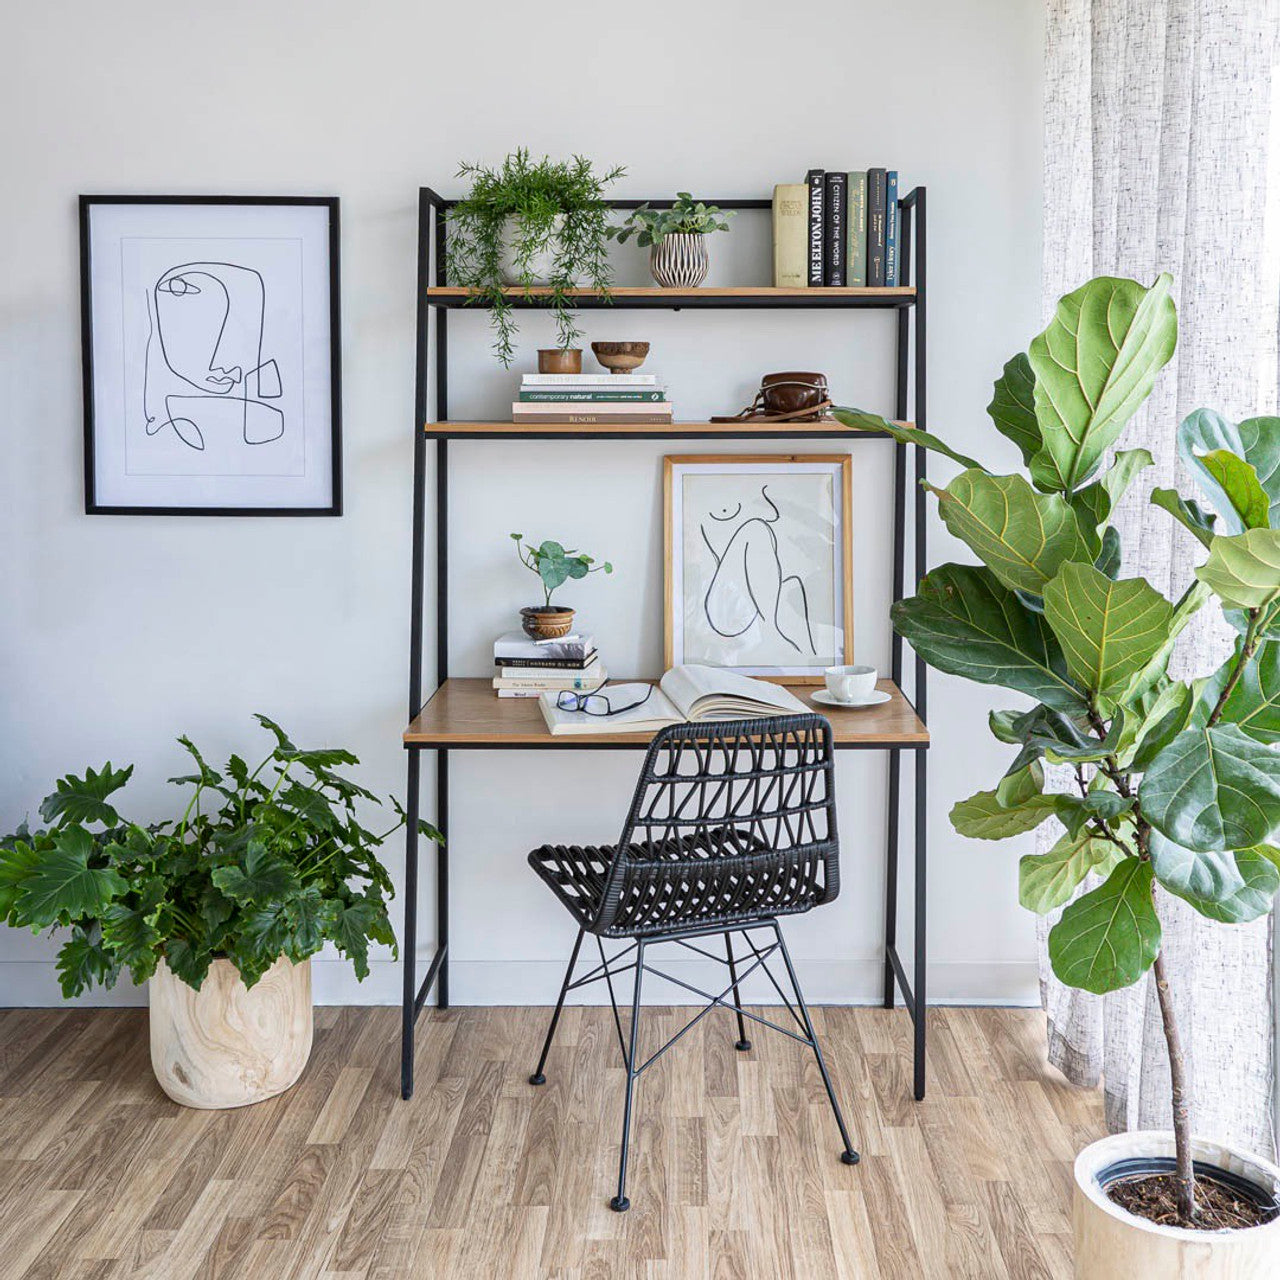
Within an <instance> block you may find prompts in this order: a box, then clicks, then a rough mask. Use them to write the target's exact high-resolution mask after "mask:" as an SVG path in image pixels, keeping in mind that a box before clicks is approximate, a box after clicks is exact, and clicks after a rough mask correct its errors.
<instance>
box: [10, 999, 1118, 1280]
mask: <svg viewBox="0 0 1280 1280" xmlns="http://www.w3.org/2000/svg"><path fill="white" fill-rule="evenodd" d="M814 1013H815V1021H816V1022H817V1023H818V1029H819V1034H820V1035H821V1036H822V1037H823V1040H824V1044H825V1046H826V1051H827V1054H828V1061H829V1063H830V1065H831V1067H832V1071H833V1075H834V1077H835V1080H836V1085H837V1089H838V1091H839V1093H840V1096H841V1098H842V1099H843V1100H844V1103H845V1106H846V1116H847V1118H848V1121H849V1127H850V1129H851V1131H852V1133H853V1138H854V1142H855V1145H856V1146H857V1147H858V1148H859V1149H860V1151H861V1152H862V1155H863V1160H862V1163H861V1164H860V1165H858V1166H857V1167H854V1168H849V1167H847V1166H845V1165H843V1164H841V1163H840V1162H839V1161H838V1160H837V1158H836V1155H837V1152H838V1150H839V1140H838V1137H837V1135H836V1131H835V1126H834V1124H833V1122H832V1118H831V1114H830V1112H829V1110H828V1108H827V1103H826V1098H825V1095H824V1093H823V1090H822V1083H821V1080H820V1078H819V1076H818V1074H817V1071H816V1069H815V1067H814V1065H813V1061H812V1056H811V1055H810V1054H809V1053H808V1052H807V1051H806V1050H804V1049H803V1048H802V1047H801V1046H799V1045H797V1044H795V1043H794V1042H793V1041H790V1040H787V1039H785V1038H783V1037H781V1036H778V1035H776V1034H773V1033H769V1032H767V1031H765V1030H764V1029H763V1028H759V1027H757V1028H756V1029H755V1031H753V1032H752V1038H753V1040H754V1041H755V1048H754V1049H753V1050H752V1051H751V1052H750V1053H748V1054H738V1053H736V1052H735V1051H734V1049H733V1047H732V1041H733V1039H734V1036H733V1034H732V1024H731V1022H730V1021H729V1019H728V1018H727V1017H722V1016H721V1015H715V1016H714V1017H709V1018H706V1019H704V1021H703V1022H702V1023H701V1024H700V1026H699V1027H698V1028H697V1029H696V1030H695V1031H694V1032H692V1033H691V1034H690V1035H688V1036H686V1037H685V1039H684V1040H683V1041H681V1043H680V1044H679V1045H678V1046H677V1047H676V1048H675V1049H673V1050H672V1052H671V1053H669V1054H667V1055H666V1057H665V1058H664V1059H663V1061H662V1063H661V1064H659V1065H658V1066H656V1067H655V1068H654V1069H653V1070H652V1071H651V1072H649V1073H647V1074H646V1075H645V1076H644V1077H643V1078H642V1080H641V1081H640V1084H639V1093H638V1103H637V1111H636V1124H635V1130H634V1136H633V1146H632V1172H631V1185H630V1186H629V1188H628V1190H629V1193H630V1196H631V1201H632V1206H633V1207H632V1209H631V1212H630V1213H628V1214H625V1215H618V1214H614V1213H612V1212H610V1210H609V1209H608V1207H607V1204H606V1201H607V1199H608V1197H609V1196H610V1195H611V1194H612V1193H613V1183H614V1179H615V1176H616V1167H617V1165H616V1162H617V1143H618V1125H619V1122H620V1116H621V1097H622V1081H623V1075H622V1070H621V1067H620V1065H619V1062H618V1048H617V1043H616V1038H615V1036H614V1032H613V1027H612V1025H611V1019H610V1014H609V1011H608V1010H607V1009H584V1008H576V1009H569V1010H567V1011H566V1013H565V1016H564V1019H563V1020H562V1023H561V1028H560V1034H559V1037H558V1041H557V1045H556V1048H555V1049H554V1050H553V1053H552V1056H551V1060H550V1062H549V1064H548V1067H547V1076H548V1083H547V1084H546V1086H544V1087H543V1088H541V1089H534V1088H532V1087H530V1086H529V1085H528V1084H527V1083H526V1078H527V1076H528V1073H529V1071H530V1070H531V1068H532V1065H533V1063H534V1062H535V1060H536V1056H537V1048H538V1045H539V1041H540V1038H541V1036H542V1034H543V1030H544V1027H545V1019H546V1016H547V1011H546V1010H543V1009H455V1010H450V1011H448V1012H446V1013H437V1012H434V1011H428V1012H427V1013H424V1015H423V1018H422V1021H421V1023H420V1025H419V1030H418V1045H419V1066H418V1089H417V1093H416V1095H415V1097H414V1099H413V1100H412V1102H409V1103H402V1102H401V1101H400V1099H399V1094H398V1090H397V1085H398V1062H397V1056H396V1047H397V1042H398V1018H399V1013H398V1011H396V1010H391V1009H367V1008H343V1009H337V1008H327V1009H318V1010H317V1032H316V1042H315V1051H314V1054H313V1056H312V1060H311V1063H310V1065H309V1066H308V1068H307V1070H306V1072H305V1074H304V1075H303V1077H302V1080H301V1081H300V1082H299V1083H298V1084H297V1085H296V1086H295V1087H294V1088H293V1089H292V1090H291V1091H290V1092H289V1093H287V1094H285V1095H283V1096H282V1097H279V1098H274V1099H272V1100H271V1101H269V1102H265V1103H261V1104H259V1105H258V1106H254V1107H247V1108H245V1109H243V1110H239V1111H222V1112H210V1111H190V1110H184V1109H183V1108H181V1107H178V1106H176V1105H174V1104H173V1103H171V1102H169V1101H168V1099H166V1098H165V1097H164V1096H163V1095H162V1094H161V1093H160V1091H159V1089H158V1088H157V1086H156V1084H155V1082H154V1080H153V1078H152V1076H151V1071H150V1064H149V1058H148V1046H147V1033H146V1013H145V1011H144V1010H96V1011H81V1010H23V1009H15V1010H7V1011H0V1204H3V1206H4V1213H3V1215H0V1275H3V1277H4V1278H5V1280H17V1278H18V1277H28V1278H34V1277H48V1278H52V1277H69V1278H75V1280H109V1278H113V1277H119V1276H134V1275H144V1276H153V1277H161V1278H163V1280H188V1278H190V1277H200V1278H202V1280H203V1278H206V1277H207V1278H212V1277H247V1278H249V1280H286V1278H301V1277H324V1278H326V1280H372V1278H373V1277H378V1278H380V1280H389V1278H391V1277H406V1276H413V1277H416V1276H423V1277H446V1278H452V1277H463V1278H465V1280H470V1278H471V1277H477V1278H481V1277H483V1278H488V1277H499V1278H500V1280H524V1277H539V1278H542V1277H548V1278H551V1277H558V1278H562V1280H569V1278H571V1277H573V1278H577V1277H581V1278H582V1280H587V1278H588V1277H590V1278H591V1280H605V1278H608V1277H615V1276H616V1277H643V1278H644V1280H658V1278H659V1277H669V1278H671V1280H677V1278H678V1280H696V1278H697V1277H702V1276H706V1277H716V1280H735V1278H737V1277H743V1278H746V1277H751V1278H752V1280H755V1278H757V1277H766V1278H767V1277H792V1278H794V1280H822V1278H824V1277H858V1278H862V1277H877V1276H879V1277H885V1278H886V1280H890V1278H892V1280H897V1278H898V1277H912V1278H913V1280H914V1278H916V1277H929V1278H932V1277H954V1276H975V1277H983V1280H995V1278H999V1277H1005V1276H1008V1277H1041V1276H1067V1275H1069V1274H1070V1261H1069V1245H1070V1234H1069V1233H1070V1219H1069V1207H1070V1160H1071V1158H1072V1155H1073V1153H1074V1152H1075V1150H1076V1149H1077V1148H1078V1147H1080V1146H1081V1145H1083V1144H1084V1143H1085V1142H1087V1141H1089V1140H1091V1139H1093V1138H1095V1137H1098V1136H1100V1134H1101V1133H1102V1120H1101V1106H1100V1102H1099V1099H1098V1096H1097V1095H1096V1094H1094V1093H1092V1092H1089V1091H1081V1090H1076V1089H1073V1088H1071V1087H1070V1086H1068V1085H1066V1084H1064V1083H1063V1082H1062V1081H1061V1079H1060V1078H1059V1077H1058V1076H1057V1074H1056V1072H1053V1071H1052V1070H1051V1069H1050V1068H1048V1067H1047V1066H1046V1065H1045V1063H1044V1058H1043V1050H1042V1043H1043V1041H1042V1034H1043V1033H1042V1021H1041V1017H1040V1015H1039V1014H1038V1013H1036V1012H1032V1011H1026V1010H1011V1009H954V1008H949V1009H937V1010H934V1011H931V1014H930V1022H931V1036H930V1048H931V1053H930V1057H931V1062H930V1079H931V1090H930V1094H929V1097H928V1099H927V1100H926V1101H925V1102H923V1103H915V1102H912V1101H911V1099H910V1096H909V1081H910V1066H909V1062H910V1058H909V1042H908V1038H907V1037H908V1022H907V1018H906V1015H905V1014H904V1013H903V1012H902V1011H901V1010H898V1011H896V1012H892V1013H891V1012H888V1011H885V1010H881V1009H869V1008H858V1009H844V1008H841V1009H835V1008H826V1009H815V1011H814ZM684 1018H685V1013H684V1011H682V1010H675V1009H668V1010H663V1009H658V1010H652V1011H650V1010H646V1012H645V1022H644V1023H643V1024H642V1026H643V1028H644V1033H643V1034H642V1041H644V1042H648V1043H649V1044H650V1045H652V1046H655V1047H656V1045H657V1043H658V1040H657V1037H658V1036H659V1035H663V1036H664V1038H665V1035H670V1034H672V1033H673V1032H674V1031H675V1030H676V1029H677V1028H678V1027H679V1026H680V1025H681V1023H682V1022H683V1021H684ZM650 1037H652V1039H650Z"/></svg>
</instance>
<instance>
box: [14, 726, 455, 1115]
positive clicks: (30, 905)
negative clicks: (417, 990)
mask: <svg viewBox="0 0 1280 1280" xmlns="http://www.w3.org/2000/svg"><path fill="white" fill-rule="evenodd" d="M257 719H258V721H259V723H260V724H261V725H262V726H263V727H264V728H266V729H267V730H268V731H269V732H270V733H271V734H272V736H273V737H274V738H275V746H274V748H273V749H272V750H271V751H270V753H269V754H268V755H267V756H266V757H265V758H264V759H262V760H261V762H260V763H258V764H257V766H256V767H251V766H250V765H249V764H247V763H246V762H245V761H244V760H243V759H242V758H241V757H240V756H238V755H233V756H232V757H231V758H230V760H229V761H228V762H227V764H226V767H225V769H224V770H222V771H219V770H217V769H214V768H212V767H211V766H209V765H208V764H207V763H206V762H205V760H204V758H203V757H202V756H201V754H200V752H199V750H198V749H197V748H196V746H195V745H194V744H193V743H192V742H191V741H190V740H189V739H188V738H186V737H183V738H180V739H179V740H178V741H179V742H180V743H181V744H182V746H183V747H184V748H185V750H186V751H187V752H188V754H189V755H190V756H191V758H192V760H193V761H194V763H195V771H194V772H193V773H189V774H185V775H183V776H182V777H178V778H171V779H170V781H171V782H173V783H175V784H177V785H178V786H181V787H183V788H190V791H189V794H187V795H185V796H184V798H183V801H184V802H183V806H182V809H181V816H180V817H178V818H177V819H176V820H166V821H162V822H156V823H150V824H147V825H143V824H141V823H137V822H131V821H129V820H127V819H126V818H124V817H122V816H121V814H120V812H119V811H118V809H117V808H116V804H117V803H118V800H116V799H115V793H116V792H118V791H120V789H121V788H122V787H124V786H125V784H126V783H127V782H128V780H129V778H130V776H131V774H132V773H133V767H132V766H129V767H127V768H123V769H115V768H113V767H112V766H111V765H110V764H107V765H106V766H105V767H104V768H102V769H101V770H98V771H96V772H95V771H94V770H93V769H88V770H86V772H85V773H84V775H83V776H82V777H78V776H76V775H74V774H69V775H68V776H66V777H65V778H62V779H60V780H59V782H58V784H57V788H56V790H55V791H54V792H53V794H52V795H50V796H48V797H47V798H46V799H45V801H44V802H43V803H42V804H41V806H40V816H41V818H42V819H43V820H44V821H45V822H46V823H47V824H49V825H48V826H47V827H42V828H40V829H38V830H34V831H32V830H30V829H28V828H27V827H26V826H24V827H22V828H21V829H20V830H19V831H18V832H17V833H16V834H15V835H12V836H9V837H7V838H5V839H4V840H0V918H3V919H4V920H5V921H6V922H7V923H8V924H10V925H13V926H15V927H18V928H29V929H31V930H33V931H34V932H37V933H42V932H45V931H48V930H67V931H68V935H67V937H66V940H65V941H64V942H63V944H62V947H61V950H60V951H59V952H58V961H57V967H58V974H59V978H60V980H61V985H62V991H63V994H64V995H65V996H67V997H68V998H70V997H72V996H77V995H80V994H81V993H82V992H84V991H86V990H88V989H89V988H90V987H92V986H94V985H100V986H104V987H111V986H114V985H115V982H116V980H117V979H118V978H119V977H120V975H121V974H122V973H124V972H125V971H127V972H128V973H129V975H130V976H131V977H132V978H133V980H134V981H135V982H138V983H143V982H149V988H150V989H149V996H150V1004H151V1019H150V1022H151V1026H150V1035H151V1062H152V1066H153V1068H154V1069H155V1073H156V1078H157V1079H158V1080H159V1082H160V1085H161V1087H162V1088H163V1089H164V1091H165V1092H166V1093H167V1094H169V1096H170V1097H171V1098H173V1099H174V1100H175V1101H177V1102H181V1103H183V1104H184V1105H187V1106H193V1107H205V1108H211V1107H232V1106H241V1105H244V1104H245V1103H249V1102H258V1101H261V1100H262V1099H263V1098H268V1097H271V1096H272V1095H274V1094H277V1093H280V1092H282V1091H283V1090H284V1089H287V1088H288V1087H289V1086H290V1085H291V1084H293V1082H294V1081H295V1080H296V1079H297V1078H298V1076H299V1075H300V1074H301V1072H302V1069H303V1067H305V1066H306V1062H307V1058H308V1056H309V1054H310V1051H311V1038H312V1019H311V962H310V957H311V956H313V955H314V954H315V953H316V952H317V951H319V950H320V949H321V947H322V946H324V944H325V943H326V942H329V943H332V944H333V945H334V947H336V949H337V950H338V952H339V953H340V954H341V955H343V956H344V957H346V959H347V960H349V961H350V962H351V964H352V965H353V966H354V968H355V972H356V977H357V978H358V979H361V980H363V979H364V978H365V977H366V976H367V975H368V973H369V945H370V943H371V942H377V943H382V944H384V945H386V946H389V947H391V948H392V949H393V950H394V949H395V945H396V943H395V934H394V933H393V931H392V928H391V922H390V920H389V918H388V916H387V906H386V899H387V897H388V896H390V895H391V893H392V888H391V880H390V877H389V876H388V874H387V871H386V868H384V867H383V865H382V864H381V863H380V862H379V861H378V858H377V856H376V850H377V848H378V846H379V845H380V844H381V843H382V842H383V840H385V839H386V838H387V836H389V835H391V834H392V832H394V831H395V830H397V829H398V828H399V827H400V826H402V825H403V822H404V814H403V812H402V810H401V809H400V806H399V805H398V804H396V802H395V801H394V800H393V801H392V805H393V807H394V809H395V811H396V813H397V815H398V818H399V820H398V821H397V822H396V823H395V825H394V826H392V827H391V828H390V830H385V831H382V832H380V833H377V832H374V831H371V830H369V829H368V828H367V827H366V826H364V825H363V823H362V822H361V820H360V817H359V815H358V807H359V806H361V805H369V804H378V803H380V802H379V801H378V800H377V797H375V796H374V795H373V793H372V792H370V791H368V790H366V789H365V788H364V787H362V786H361V785H360V784H359V783H357V782H354V781H353V780H352V779H351V778H349V777H348V776H346V774H345V773H344V772H342V770H343V768H344V767H345V766H350V765H354V764H357V763H358V761H357V760H356V757H355V756H353V755H352V754H351V753H350V752H349V751H344V750H341V749H338V748H321V749H316V750H304V749H301V748H298V747H296V746H295V745H294V744H293V743H292V742H291V741H290V740H289V737H288V735H287V734H286V733H285V732H284V730H283V729H281V728H280V727H279V725H277V724H275V723H274V722H273V721H272V720H269V719H268V718H267V717H266V716H261V715H260V716H258V717H257ZM420 829H421V831H422V834H423V835H425V836H427V837H428V838H430V839H435V840H438V839H440V834H439V832H437V831H436V830H435V828H433V827H431V826H430V825H429V824H427V823H422V824H421V828H420Z"/></svg>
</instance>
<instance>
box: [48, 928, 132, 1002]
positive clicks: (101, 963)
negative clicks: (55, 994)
mask: <svg viewBox="0 0 1280 1280" xmlns="http://www.w3.org/2000/svg"><path fill="white" fill-rule="evenodd" d="M56 967H57V970H58V985H59V986H60V987H61V988H62V994H63V995H64V996H65V997H66V998H67V999H68V1000H70V999H72V998H73V997H74V996H78V995H83V994H84V992H86V991H88V990H89V988H90V987H92V986H93V985H94V983H98V984H99V985H101V986H104V987H114V986H115V984H116V978H118V977H119V976H120V966H119V965H117V964H115V963H114V962H113V960H112V959H111V956H110V955H108V954H107V951H106V949H105V948H104V947H103V945H102V942H101V940H100V939H97V938H93V937H90V935H89V934H88V933H86V932H85V930H84V929H83V928H81V927H80V926H79V925H77V926H76V927H75V928H74V929H73V930H72V933H71V937H70V938H68V939H67V941H66V942H64V943H63V944H62V947H61V948H60V949H59V951H58V961H57V966H56Z"/></svg>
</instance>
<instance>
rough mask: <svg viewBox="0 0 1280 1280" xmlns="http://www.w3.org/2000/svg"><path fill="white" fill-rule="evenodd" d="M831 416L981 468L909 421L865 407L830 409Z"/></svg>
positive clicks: (966, 465)
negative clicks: (896, 419) (893, 419)
mask: <svg viewBox="0 0 1280 1280" xmlns="http://www.w3.org/2000/svg"><path fill="white" fill-rule="evenodd" d="M831 416H832V417H833V418H835V419H836V420H837V421H838V422H843V423H844V425H845V426H846V427H848V428H849V429H850V430H852V431H876V432H879V433H882V434H884V435H887V436H892V437H893V439H895V440H896V441H898V443H899V444H918V445H922V446H923V447H924V448H926V449H931V450H933V452H934V453H940V454H942V455H943V456H944V457H946V458H950V459H951V461H952V462H958V463H959V464H960V465H961V466H962V467H965V468H973V467H976V468H977V469H978V470H979V471H981V470H983V466H982V463H980V462H975V461H974V460H973V459H972V458H968V457H966V456H965V455H964V454H963V453H957V452H956V451H955V450H954V449H953V448H952V447H951V446H950V445H949V444H947V443H946V441H945V440H940V439H938V437H937V436H935V435H930V434H929V432H927V431H921V430H919V429H918V428H917V427H914V426H911V425H910V424H909V423H903V422H890V421H889V419H888V418H882V417H881V416H880V415H879V414H878V413H868V412H867V411H866V410H865V409H853V408H836V409H832V410H831Z"/></svg>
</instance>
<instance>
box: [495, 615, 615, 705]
mask: <svg viewBox="0 0 1280 1280" xmlns="http://www.w3.org/2000/svg"><path fill="white" fill-rule="evenodd" d="M493 666H494V676H493V687H494V690H495V691H496V693H497V695H498V697H500V698H536V697H537V696H538V695H539V694H540V693H553V694H554V693H559V692H560V691H561V690H563V689H571V690H574V691H575V692H577V691H584V692H590V691H591V690H592V689H597V688H599V687H600V685H602V684H603V683H604V682H605V680H606V679H607V676H606V673H605V669H604V664H603V663H602V662H601V661H600V654H599V653H598V652H597V650H596V642H595V637H593V636H589V635H584V634H583V633H581V632H575V633H574V634H572V635H567V636H561V637H560V639H559V640H531V639H530V638H529V637H528V636H527V635H525V633H524V632H523V631H508V632H506V633H505V634H503V635H500V636H499V637H498V638H497V639H496V640H495V641H494V642H493Z"/></svg>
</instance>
